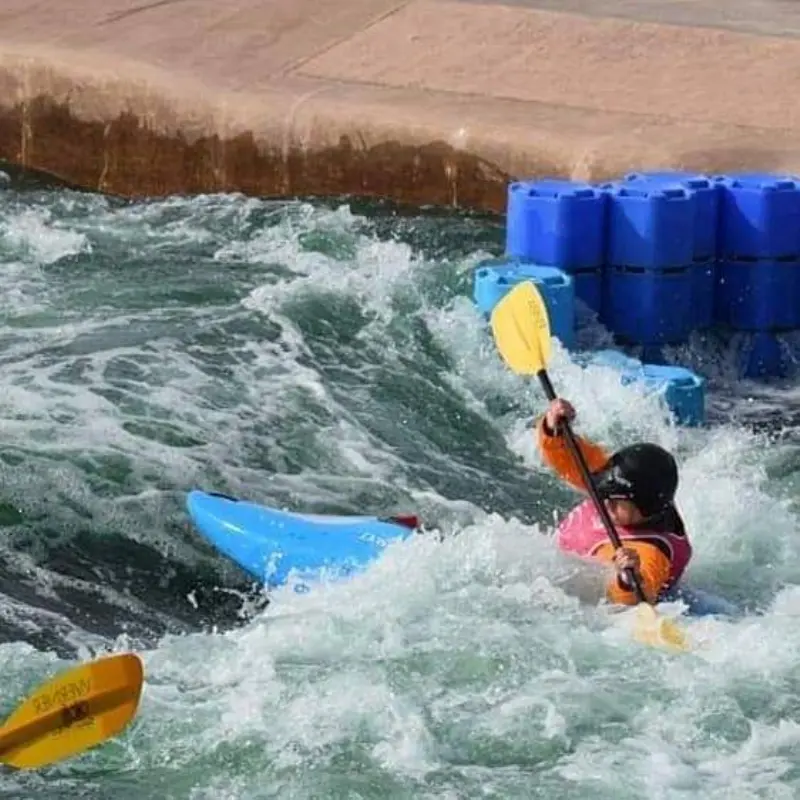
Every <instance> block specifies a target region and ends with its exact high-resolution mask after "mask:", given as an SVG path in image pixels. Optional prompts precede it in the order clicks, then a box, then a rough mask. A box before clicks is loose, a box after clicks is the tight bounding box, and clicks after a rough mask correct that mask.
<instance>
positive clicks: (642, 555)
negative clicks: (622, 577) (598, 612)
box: [596, 541, 671, 606]
mask: <svg viewBox="0 0 800 800" xmlns="http://www.w3.org/2000/svg"><path fill="white" fill-rule="evenodd" d="M623 544H624V546H625V547H626V548H629V549H631V550H635V551H636V552H637V553H638V554H639V561H640V565H639V577H640V579H641V583H642V590H643V591H644V594H645V597H646V598H647V599H648V600H649V601H650V602H651V603H655V602H656V600H657V599H658V595H659V594H660V592H661V590H662V589H663V588H664V586H666V584H667V581H669V575H670V567H671V565H670V563H669V559H668V558H667V557H666V556H665V555H664V554H663V553H662V552H661V551H660V550H659V549H658V548H657V547H656V546H655V545H652V544H649V543H648V542H637V541H626V542H623ZM596 557H597V558H598V559H599V560H600V561H604V562H606V563H611V560H612V558H613V557H614V545H612V544H611V542H608V543H607V544H604V545H603V546H602V547H600V548H599V549H598V550H597V553H596ZM606 596H607V597H608V599H609V601H610V602H612V603H619V604H620V605H626V606H630V605H636V603H638V602H639V601H638V600H637V598H636V592H635V591H634V590H633V589H631V590H630V591H629V590H627V589H623V588H622V586H620V584H619V582H618V581H617V574H616V572H615V573H614V574H613V575H612V576H611V578H610V579H609V581H608V583H607V584H606Z"/></svg>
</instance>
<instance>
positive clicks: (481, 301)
mask: <svg viewBox="0 0 800 800" xmlns="http://www.w3.org/2000/svg"><path fill="white" fill-rule="evenodd" d="M473 277H474V282H473V299H474V301H475V305H476V306H477V307H478V310H479V311H480V312H481V313H482V314H483V315H484V316H486V317H487V318H488V317H489V316H491V313H492V311H493V309H494V307H495V306H496V305H497V304H498V303H499V302H500V300H502V299H503V297H504V296H505V295H506V294H507V293H508V292H509V291H510V290H511V289H512V288H513V287H514V286H515V285H516V284H518V283H519V282H521V281H525V280H530V281H533V283H535V284H536V288H537V289H538V290H539V292H540V293H541V295H542V299H543V300H544V303H545V306H546V307H547V313H548V316H549V318H550V330H551V332H552V335H553V336H555V337H556V338H557V339H558V340H559V341H560V342H561V344H562V345H564V347H566V348H571V347H573V346H574V344H575V284H574V281H573V280H572V276H571V275H569V273H566V272H564V271H563V270H560V269H557V268H555V267H544V266H540V265H538V264H529V263H523V262H517V261H513V260H510V259H491V260H489V261H484V262H481V263H480V264H478V266H477V267H476V268H475V271H474V273H473Z"/></svg>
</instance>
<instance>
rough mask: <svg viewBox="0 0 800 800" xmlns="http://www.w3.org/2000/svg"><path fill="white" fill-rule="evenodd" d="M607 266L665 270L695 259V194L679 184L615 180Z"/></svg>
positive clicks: (608, 187) (610, 187) (610, 192)
mask: <svg viewBox="0 0 800 800" xmlns="http://www.w3.org/2000/svg"><path fill="white" fill-rule="evenodd" d="M604 189H605V191H606V192H607V193H608V196H609V206H608V220H609V224H608V242H607V256H606V264H607V266H612V267H641V268H644V269H665V268H670V267H688V266H689V265H690V264H691V263H692V261H693V260H694V252H693V247H694V198H693V197H692V196H691V195H690V194H689V193H688V192H687V190H686V189H684V188H683V187H680V186H670V185H659V184H648V183H643V182H642V183H640V182H636V181H630V182H621V183H611V184H606V186H605V187H604Z"/></svg>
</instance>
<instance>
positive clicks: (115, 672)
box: [0, 653, 144, 769]
mask: <svg viewBox="0 0 800 800" xmlns="http://www.w3.org/2000/svg"><path fill="white" fill-rule="evenodd" d="M143 677H144V676H143V670H142V662H141V661H140V659H139V657H138V656H136V655H134V654H132V653H122V654H120V655H114V656H109V657H107V658H102V659H100V660H98V661H93V662H91V663H89V664H82V665H81V666H79V667H76V668H75V669H72V670H69V671H68V672H65V673H62V674H61V675H58V676H56V677H55V678H54V679H52V680H50V681H48V682H47V683H45V684H42V685H41V686H39V687H38V688H37V689H36V690H35V692H34V693H33V694H32V695H31V696H30V697H29V698H28V699H27V700H26V701H25V702H24V703H23V704H22V705H21V706H20V707H19V708H18V709H17V710H16V711H15V712H14V713H13V714H12V715H11V716H10V717H9V718H8V720H7V721H6V723H5V725H3V727H2V728H0V762H2V763H4V764H8V765H9V766H12V767H16V768H17V769H33V768H35V767H43V766H45V765H47V764H52V763H53V762H55V761H61V760H63V759H65V758H69V757H70V756H73V755H75V754H77V753H80V752H82V751H83V750H88V749H89V748H90V747H94V746H96V745H98V744H100V743H101V742H104V741H105V740H106V739H109V738H111V737H112V736H114V735H115V734H117V733H119V732H120V731H121V730H122V729H123V728H125V726H126V725H128V723H129V722H130V721H131V720H132V719H133V717H134V715H135V714H136V710H137V708H138V706H139V698H140V696H141V693H142V681H143Z"/></svg>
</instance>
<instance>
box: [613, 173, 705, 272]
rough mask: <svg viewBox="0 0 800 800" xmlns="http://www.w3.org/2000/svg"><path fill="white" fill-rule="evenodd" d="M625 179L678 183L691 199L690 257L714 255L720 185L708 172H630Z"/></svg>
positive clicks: (699, 259) (663, 184) (667, 184)
mask: <svg viewBox="0 0 800 800" xmlns="http://www.w3.org/2000/svg"><path fill="white" fill-rule="evenodd" d="M625 181H626V183H638V184H650V185H653V186H677V187H679V188H681V189H685V190H686V191H687V192H688V194H689V196H690V197H692V198H693V200H694V210H693V212H692V214H693V218H694V221H693V225H692V228H693V231H694V234H693V236H694V238H693V242H692V260H693V261H694V262H695V263H697V262H699V261H709V260H713V259H715V258H716V257H717V228H718V225H719V196H720V185H719V183H718V182H717V181H715V180H714V179H713V178H711V177H709V176H708V175H702V174H698V173H694V172H677V171H676V172H631V173H628V174H627V175H626V176H625Z"/></svg>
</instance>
